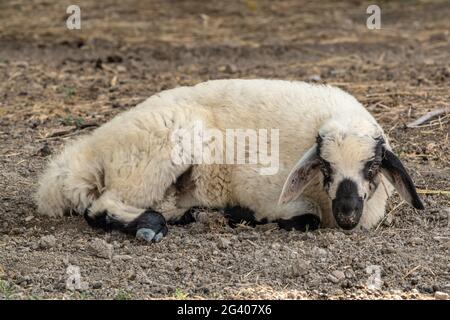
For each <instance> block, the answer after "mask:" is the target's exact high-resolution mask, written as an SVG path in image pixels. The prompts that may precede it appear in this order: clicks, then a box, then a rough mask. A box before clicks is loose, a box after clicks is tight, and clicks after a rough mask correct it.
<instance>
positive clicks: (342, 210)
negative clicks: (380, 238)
mask: <svg viewBox="0 0 450 320" xmlns="http://www.w3.org/2000/svg"><path fill="white" fill-rule="evenodd" d="M333 202H334V206H335V208H336V211H337V213H339V214H343V215H345V216H348V215H351V214H353V213H354V212H355V211H358V210H360V209H361V208H362V205H363V199H362V198H361V197H348V198H340V199H335V200H334V201H333Z"/></svg>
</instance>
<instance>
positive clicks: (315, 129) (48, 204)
mask: <svg viewBox="0 0 450 320" xmlns="http://www.w3.org/2000/svg"><path fill="white" fill-rule="evenodd" d="M198 121H199V122H201V123H202V124H204V125H205V126H206V127H208V128H214V129H218V130H220V131H222V132H224V131H225V130H226V129H230V128H242V129H255V130H258V129H279V139H280V149H279V151H280V163H279V166H280V168H279V171H278V173H277V174H275V175H260V173H259V170H258V169H259V168H260V166H259V165H249V164H246V165H225V164H224V165H206V164H203V165H194V166H193V167H192V173H191V177H192V181H193V184H194V187H193V188H191V189H189V190H187V191H186V192H183V193H178V194H177V193H176V192H175V191H174V190H173V187H171V186H173V184H174V183H175V181H176V180H177V178H178V177H179V176H180V175H181V174H182V173H184V172H185V171H186V170H188V169H189V168H190V167H191V165H189V164H184V165H177V164H175V163H173V162H172V160H171V151H172V149H173V147H174V146H173V142H172V141H171V134H172V133H173V131H174V130H178V129H183V128H185V129H188V130H189V128H191V127H192V125H193V124H194V123H196V122H198ZM319 130H321V134H322V133H323V134H325V133H326V132H330V131H331V132H336V134H337V136H336V137H337V138H338V139H341V140H342V141H344V140H345V143H343V144H342V145H343V146H344V147H345V148H349V150H348V152H347V153H346V154H347V155H348V157H349V159H342V158H341V159H336V161H339V162H341V163H344V164H345V163H347V164H349V166H350V168H349V169H348V170H350V171H351V170H353V169H355V170H356V169H358V170H359V168H354V166H353V167H352V164H356V163H359V162H358V160H361V159H363V158H364V157H366V156H367V154H368V153H369V148H370V146H369V145H367V148H366V149H364V148H360V147H355V148H356V149H355V148H353V147H352V145H354V146H356V145H358V146H360V145H361V144H355V143H354V141H356V140H358V139H360V140H361V139H362V140H364V139H367V137H368V136H370V135H372V134H382V129H381V128H380V127H379V126H378V125H377V123H376V121H375V119H374V118H373V117H372V116H371V115H370V114H369V113H368V112H367V110H366V109H365V108H364V107H363V106H362V105H361V104H360V103H359V102H358V101H357V100H356V99H355V98H354V97H352V96H351V95H349V94H348V93H346V92H344V91H342V90H340V89H338V88H335V87H331V86H324V85H312V84H307V83H303V82H296V81H281V80H215V81H208V82H204V83H201V84H198V85H196V86H192V87H180V88H176V89H172V90H167V91H163V92H161V93H158V94H156V95H154V96H152V97H150V98H149V99H147V100H146V101H144V102H142V103H141V104H139V105H138V106H136V107H135V108H133V109H131V110H129V111H128V112H125V113H123V114H120V115H118V116H116V117H115V118H114V119H113V120H111V121H110V122H108V123H106V124H105V125H103V126H102V127H100V128H98V129H97V130H95V131H94V132H92V133H91V134H89V135H88V136H85V137H82V138H80V139H78V140H76V141H74V142H73V143H71V144H69V145H68V146H66V148H65V150H64V152H63V153H62V154H60V155H58V156H57V157H56V158H54V159H53V160H52V161H51V162H50V164H49V166H48V168H47V170H46V171H45V172H44V173H43V175H42V177H41V179H40V186H39V190H38V192H37V197H36V199H37V204H38V208H39V212H40V213H42V214H45V215H49V216H61V215H63V213H64V211H65V210H69V209H73V210H75V211H77V212H79V213H82V212H84V211H85V210H86V209H88V208H89V211H90V214H91V215H95V214H97V213H99V212H102V211H105V210H106V211H107V212H108V214H110V215H113V216H114V217H116V218H118V219H120V220H122V221H124V222H129V221H131V220H133V219H134V218H136V217H137V216H138V215H139V214H140V213H142V212H143V211H144V210H145V209H146V208H156V209H159V210H160V211H161V213H162V214H163V215H164V217H165V218H166V219H167V220H171V219H176V218H178V217H180V216H181V215H182V213H183V212H184V211H185V210H187V209H189V208H190V207H191V206H195V205H203V206H208V207H214V208H217V207H223V206H226V205H241V206H245V207H248V208H250V209H251V210H253V211H254V212H255V214H256V218H257V219H263V218H267V219H268V220H269V221H270V220H275V219H279V218H290V217H293V216H296V215H300V214H303V213H316V214H318V215H321V216H322V219H323V225H324V226H330V227H332V226H334V219H333V217H332V213H331V208H330V199H329V197H328V195H327V194H326V193H325V192H324V191H323V187H322V185H321V181H320V179H317V181H314V182H313V183H311V184H310V185H309V186H308V188H307V190H305V192H304V194H303V195H302V196H301V197H300V198H298V199H297V200H296V201H293V202H291V203H288V204H285V205H278V198H279V196H280V193H281V190H282V188H283V184H284V182H285V180H286V177H287V176H288V174H289V172H290V170H291V169H292V167H293V166H294V165H295V164H296V162H297V161H298V160H299V159H300V158H301V157H302V155H303V154H304V153H305V152H306V151H307V150H308V149H309V148H310V147H311V146H312V145H313V144H314V142H315V139H316V136H317V135H318V133H319ZM346 132H351V133H355V132H359V133H360V134H361V136H360V137H357V136H353V135H352V136H350V137H349V136H345V133H346ZM338 133H339V134H340V133H342V136H339V134H338ZM336 143H337V145H339V141H336ZM352 148H353V149H352ZM330 152H333V151H332V149H330ZM341 155H342V153H339V155H337V154H336V157H340V156H341ZM344 155H345V153H344ZM331 156H332V155H331ZM331 156H330V157H331ZM168 190H169V191H168ZM388 193H390V189H389V190H388ZM387 197H388V194H387V193H386V192H385V190H384V188H378V190H377V191H376V192H375V194H374V196H373V198H372V199H371V200H369V201H368V203H367V204H366V205H365V208H364V213H363V216H362V220H361V221H362V222H361V224H362V225H363V226H365V227H371V226H373V225H374V224H375V223H377V222H378V221H379V220H380V219H381V218H382V216H383V215H384V211H385V203H386V199H387ZM312 211H314V212H312Z"/></svg>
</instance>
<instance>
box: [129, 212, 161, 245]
mask: <svg viewBox="0 0 450 320" xmlns="http://www.w3.org/2000/svg"><path fill="white" fill-rule="evenodd" d="M135 223H136V229H134V230H136V239H139V240H144V241H146V242H159V241H161V240H162V238H163V237H164V236H165V235H166V234H167V232H168V229H167V224H166V219H164V217H163V215H162V214H160V213H159V212H156V211H153V210H147V211H146V212H144V213H143V214H142V215H141V216H140V217H139V218H138V219H137V221H136V222H135Z"/></svg>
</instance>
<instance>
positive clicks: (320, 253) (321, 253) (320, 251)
mask: <svg viewBox="0 0 450 320" xmlns="http://www.w3.org/2000/svg"><path fill="white" fill-rule="evenodd" d="M312 251H313V254H315V255H318V256H321V257H325V256H326V255H327V250H325V249H323V248H319V247H315V248H314V249H313V250H312Z"/></svg>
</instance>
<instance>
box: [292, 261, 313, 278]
mask: <svg viewBox="0 0 450 320" xmlns="http://www.w3.org/2000/svg"><path fill="white" fill-rule="evenodd" d="M309 268H310V264H309V262H306V261H298V262H297V263H294V264H292V265H291V275H292V276H294V277H299V276H303V275H306V274H308V270H309Z"/></svg>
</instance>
